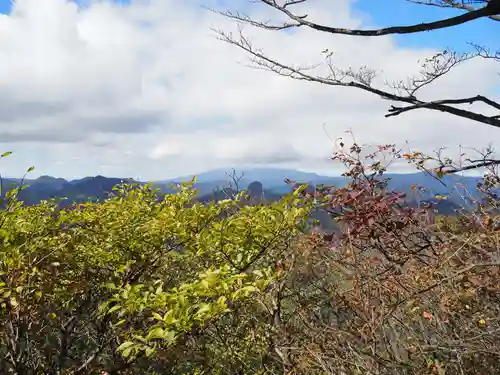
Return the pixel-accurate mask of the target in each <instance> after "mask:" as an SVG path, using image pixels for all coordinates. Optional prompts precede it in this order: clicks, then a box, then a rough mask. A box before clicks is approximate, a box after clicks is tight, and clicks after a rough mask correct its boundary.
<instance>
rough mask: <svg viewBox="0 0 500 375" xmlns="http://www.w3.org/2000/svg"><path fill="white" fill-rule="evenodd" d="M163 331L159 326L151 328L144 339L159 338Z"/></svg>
mask: <svg viewBox="0 0 500 375" xmlns="http://www.w3.org/2000/svg"><path fill="white" fill-rule="evenodd" d="M164 333H165V331H164V330H163V328H161V327H156V328H153V329H152V330H151V331H149V333H148V335H147V336H146V340H153V339H161V338H163V335H164Z"/></svg>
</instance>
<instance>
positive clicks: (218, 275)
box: [0, 154, 308, 375]
mask: <svg viewBox="0 0 500 375" xmlns="http://www.w3.org/2000/svg"><path fill="white" fill-rule="evenodd" d="M6 155H7V154H4V155H2V157H3V156H6ZM0 186H1V185H0ZM18 192H19V188H17V189H11V190H10V191H9V192H7V194H6V197H5V200H6V202H5V203H6V204H5V205H4V206H3V207H4V209H3V210H1V211H0V373H2V374H17V375H34V374H53V375H56V374H57V375H60V374H68V375H69V374H73V375H76V374H97V373H99V372H100V371H105V372H107V373H109V374H114V375H117V374H125V373H130V374H132V373H135V374H137V373H141V374H158V373H160V374H165V373H168V374H185V373H196V372H197V371H198V370H199V369H200V366H201V365H202V364H203V358H201V359H200V358H199V357H198V358H196V357H193V356H192V355H190V354H189V353H190V350H189V347H190V345H191V343H192V341H193V340H195V341H196V338H197V337H199V336H200V335H202V334H203V333H204V331H205V330H206V328H207V325H209V324H210V323H211V321H213V320H215V319H216V318H220V317H221V316H222V315H227V314H231V311H232V309H233V307H234V305H235V304H237V303H238V302H241V301H242V300H244V299H248V298H252V296H255V295H256V294H259V293H260V292H263V291H264V290H265V289H266V288H268V287H269V285H270V284H272V283H273V281H274V280H275V278H276V269H275V259H276V258H277V257H279V256H280V255H281V254H282V253H283V251H285V250H286V249H287V248H288V247H289V246H291V244H293V242H294V241H295V240H296V236H297V235H298V234H299V233H300V231H301V230H302V229H301V228H302V223H304V222H305V220H303V219H304V218H305V217H306V214H307V211H308V208H307V205H304V204H303V203H301V200H300V199H299V197H298V196H297V195H293V196H292V195H290V196H289V197H288V198H287V199H285V200H283V201H281V202H276V203H273V204H269V205H266V206H265V207H264V206H262V207H261V206H255V207H241V206H240V205H239V204H238V199H239V197H237V198H236V199H235V200H229V199H228V200H224V201H220V202H217V203H214V202H212V203H209V204H204V203H201V202H197V201H196V200H195V199H194V198H195V196H196V191H195V190H194V189H193V188H192V186H191V185H190V184H183V185H182V186H181V187H180V190H179V191H178V193H176V194H170V195H164V196H160V195H159V194H158V192H157V191H155V190H152V189H151V187H150V186H149V185H145V186H144V185H139V184H137V185H123V186H118V187H117V188H116V189H115V194H114V195H113V196H112V197H110V198H109V199H108V200H106V201H104V202H101V203H87V204H80V205H75V206H72V207H68V208H63V209H59V208H58V207H57V205H56V204H52V203H50V202H46V201H45V202H41V203H40V204H39V205H36V206H23V205H22V202H20V201H18V200H17V199H16V198H17V196H18ZM201 370H204V369H203V367H201ZM127 371H128V372H127ZM198 373H199V372H198ZM210 373H213V372H210Z"/></svg>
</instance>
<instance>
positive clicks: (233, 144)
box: [0, 0, 500, 179]
mask: <svg viewBox="0 0 500 375" xmlns="http://www.w3.org/2000/svg"><path fill="white" fill-rule="evenodd" d="M214 3H216V2H215V1H214ZM243 3H244V2H243V0H238V1H234V2H230V6H231V7H233V8H238V6H239V5H240V4H243ZM245 3H246V2H245ZM205 4H206V2H205ZM325 4H327V0H316V1H313V2H311V3H310V4H309V5H308V8H307V9H308V14H310V15H311V17H314V18H315V19H317V20H319V21H320V22H324V23H336V24H339V25H341V26H346V27H349V26H350V27H352V26H354V27H355V26H359V25H360V23H361V21H360V20H359V19H356V18H355V17H354V16H353V13H352V12H351V9H350V2H349V1H348V0H340V1H338V4H337V5H336V7H335V9H334V10H332V11H331V12H328V11H325V9H329V8H328V6H325ZM198 5H199V4H194V3H193V2H179V1H173V0H150V1H146V0H141V1H139V0H137V1H134V0H132V2H131V5H129V6H119V5H116V4H113V3H106V2H100V1H99V2H98V1H95V2H94V1H91V2H90V3H89V5H88V6H87V7H84V8H81V9H79V8H78V7H77V6H76V5H75V4H74V3H72V2H68V1H65V0H45V1H43V2H41V1H39V0H17V2H16V4H15V7H14V10H13V12H12V14H10V15H3V16H0V35H1V38H0V55H2V56H8V58H3V59H1V60H0V142H3V143H0V147H1V148H2V150H3V149H5V150H7V149H13V150H14V151H15V152H16V154H15V155H13V156H11V157H10V158H11V161H9V162H8V163H6V164H4V165H3V166H2V171H3V172H4V174H8V175H19V174H21V173H22V170H23V168H24V167H26V166H28V165H31V164H35V165H36V166H37V170H38V171H39V173H48V174H52V175H61V176H67V177H73V176H82V175H89V174H106V175H115V176H117V175H119V176H130V177H139V178H143V179H162V178H165V177H169V176H172V177H173V176H176V175H186V174H191V173H199V172H201V171H203V170H205V169H210V168H216V167H221V166H237V165H241V164H251V163H254V164H266V163H272V164H281V165H284V166H289V167H297V168H302V169H309V170H317V171H320V172H326V171H328V170H329V169H330V170H332V168H333V167H332V166H331V165H330V164H329V163H328V156H329V154H330V152H331V151H332V144H331V141H330V140H329V139H328V137H327V135H326V134H325V131H324V128H323V125H324V124H325V125H324V127H325V129H326V130H327V132H328V134H329V135H330V136H331V137H337V136H339V135H342V132H343V131H344V130H345V129H348V128H351V129H352V130H353V132H354V133H355V135H356V137H357V138H358V139H359V140H360V141H361V142H370V143H389V142H397V143H400V144H401V143H402V142H404V141H405V140H411V141H412V145H413V146H414V147H418V148H420V149H423V150H424V151H427V150H431V149H433V148H436V147H438V146H440V145H443V144H445V145H447V146H451V147H456V146H457V145H458V144H467V145H470V146H476V147H480V146H484V145H486V143H487V142H494V140H498V139H499V135H500V133H498V132H497V131H496V129H490V128H488V127H487V126H486V125H479V124H474V123H471V122H467V121H465V120H460V119H457V118H454V117H452V116H449V115H443V114H440V113H434V112H427V111H421V112H418V113H417V112H415V113H413V114H409V115H401V116H400V117H397V118H391V119H386V118H384V114H385V113H386V109H387V107H388V105H389V103H387V102H384V101H382V100H381V99H380V98H377V97H375V96H373V95H369V94H366V93H363V92H360V91H358V90H355V89H345V88H332V87H326V86H321V85H318V84H311V83H306V82H298V81H293V80H290V79H287V78H283V77H279V76H276V75H273V74H271V73H267V72H263V71H259V70H254V69H250V68H248V67H246V66H244V65H241V64H238V63H237V61H238V60H239V61H242V62H245V61H246V60H247V58H248V56H247V55H245V54H244V53H242V52H241V51H239V50H238V49H237V48H236V47H233V46H230V45H227V44H225V43H222V42H220V41H218V40H216V38H215V36H214V34H213V32H211V31H210V27H217V28H222V29H225V30H232V29H234V24H233V23H232V22H230V21H229V20H227V19H225V18H223V17H221V16H218V15H216V14H213V13H210V12H208V11H206V10H203V9H201V8H200V7H199V6H198ZM253 9H254V8H252V9H251V10H250V12H255V14H256V17H260V18H263V19H268V18H273V17H274V18H276V17H275V16H276V15H275V14H274V13H272V12H271V13H270V12H269V10H268V9H267V8H264V7H262V6H256V7H255V9H254V10H253ZM278 18H279V17H278ZM245 33H246V34H247V35H249V36H251V38H252V40H253V41H254V43H255V45H256V46H259V47H262V48H264V51H266V52H267V53H269V54H271V55H273V56H274V57H276V58H278V59H282V60H283V61H287V62H291V63H297V64H299V63H315V62H319V61H321V58H322V57H321V54H320V51H321V50H323V49H324V48H329V49H330V50H332V51H334V52H335V54H334V59H335V61H336V62H337V63H338V64H339V66H344V67H346V66H353V67H356V66H360V65H363V64H368V65H370V66H372V67H374V68H377V69H380V70H383V71H384V73H383V75H382V76H381V79H382V78H385V79H389V80H391V79H398V78H404V77H406V76H407V75H408V74H411V73H412V72H416V71H417V69H418V65H417V60H418V59H422V58H423V57H426V56H427V57H428V56H429V55H432V54H433V53H434V52H435V51H432V50H430V49H411V48H402V47H399V46H398V45H397V44H396V43H395V41H394V39H393V38H392V37H383V38H355V39H353V38H349V37H345V36H332V35H327V34H321V33H315V32H313V31H311V30H307V29H300V30H297V31H294V32H293V33H276V32H265V31H262V30H255V29H252V28H248V27H247V28H246V29H245ZM443 47H445V46H443ZM479 64H482V66H481V68H478V66H479ZM493 69H494V66H493V65H492V64H488V63H487V62H485V61H472V62H470V63H468V64H464V65H463V66H461V67H459V68H457V69H456V71H454V72H452V73H451V74H450V75H449V76H447V77H445V78H444V79H443V80H441V81H440V82H439V83H438V84H437V85H435V86H434V87H433V88H432V89H429V90H427V91H426V92H425V95H426V96H428V97H430V98H439V97H441V96H460V95H475V94H477V93H479V92H480V93H487V92H488V91H489V90H491V89H493V88H494V85H495V84H498V78H496V77H497V76H496V75H495V74H492V73H493ZM464 77H466V79H465V80H464ZM492 77H494V78H493V79H492ZM495 79H496V80H497V81H496V83H495V81H494V80H495ZM479 128H480V129H481V131H480V132H479V131H478V129H479Z"/></svg>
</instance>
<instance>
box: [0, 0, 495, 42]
mask: <svg viewBox="0 0 500 375" xmlns="http://www.w3.org/2000/svg"><path fill="white" fill-rule="evenodd" d="M41 1H43V0H41ZM130 1H133V0H115V2H116V3H121V4H127V3H129V2H130ZM11 2H12V0H0V13H3V14H8V13H9V12H10V9H11V6H12V4H11ZM77 2H80V3H84V2H85V1H84V0H81V1H77ZM353 9H354V11H355V12H359V13H360V14H362V15H363V18H364V19H365V20H366V21H367V23H368V24H369V25H377V26H392V25H395V24H396V23H398V24H401V25H405V24H415V23H420V22H429V21H433V20H437V19H440V18H443V17H451V16H454V15H457V14H459V11H456V10H453V9H442V8H437V7H432V6H423V5H417V4H413V3H410V2H408V1H405V0H383V1H375V0H355V1H353ZM494 29H495V25H494V23H493V22H490V21H489V20H480V21H477V22H472V23H467V24H465V25H460V26H458V27H454V28H453V31H452V32H451V30H446V29H445V30H439V31H434V32H432V33H418V34H410V35H403V36H396V39H397V40H398V43H399V44H400V45H401V46H411V47H414V46H416V47H421V46H423V47H436V48H446V47H451V48H456V49H462V48H464V47H466V46H464V45H465V43H466V42H476V43H485V44H487V45H491V43H493V42H494V41H495V36H494V35H496V34H495V33H496V32H497V30H494Z"/></svg>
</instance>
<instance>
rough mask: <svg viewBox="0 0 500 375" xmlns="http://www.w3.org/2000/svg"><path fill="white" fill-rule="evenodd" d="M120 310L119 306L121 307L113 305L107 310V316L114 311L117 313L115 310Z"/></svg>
mask: <svg viewBox="0 0 500 375" xmlns="http://www.w3.org/2000/svg"><path fill="white" fill-rule="evenodd" d="M121 308H122V306H121V305H114V306H113V307H112V308H110V309H109V310H108V314H111V313H113V312H115V311H117V310H120V309H121Z"/></svg>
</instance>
